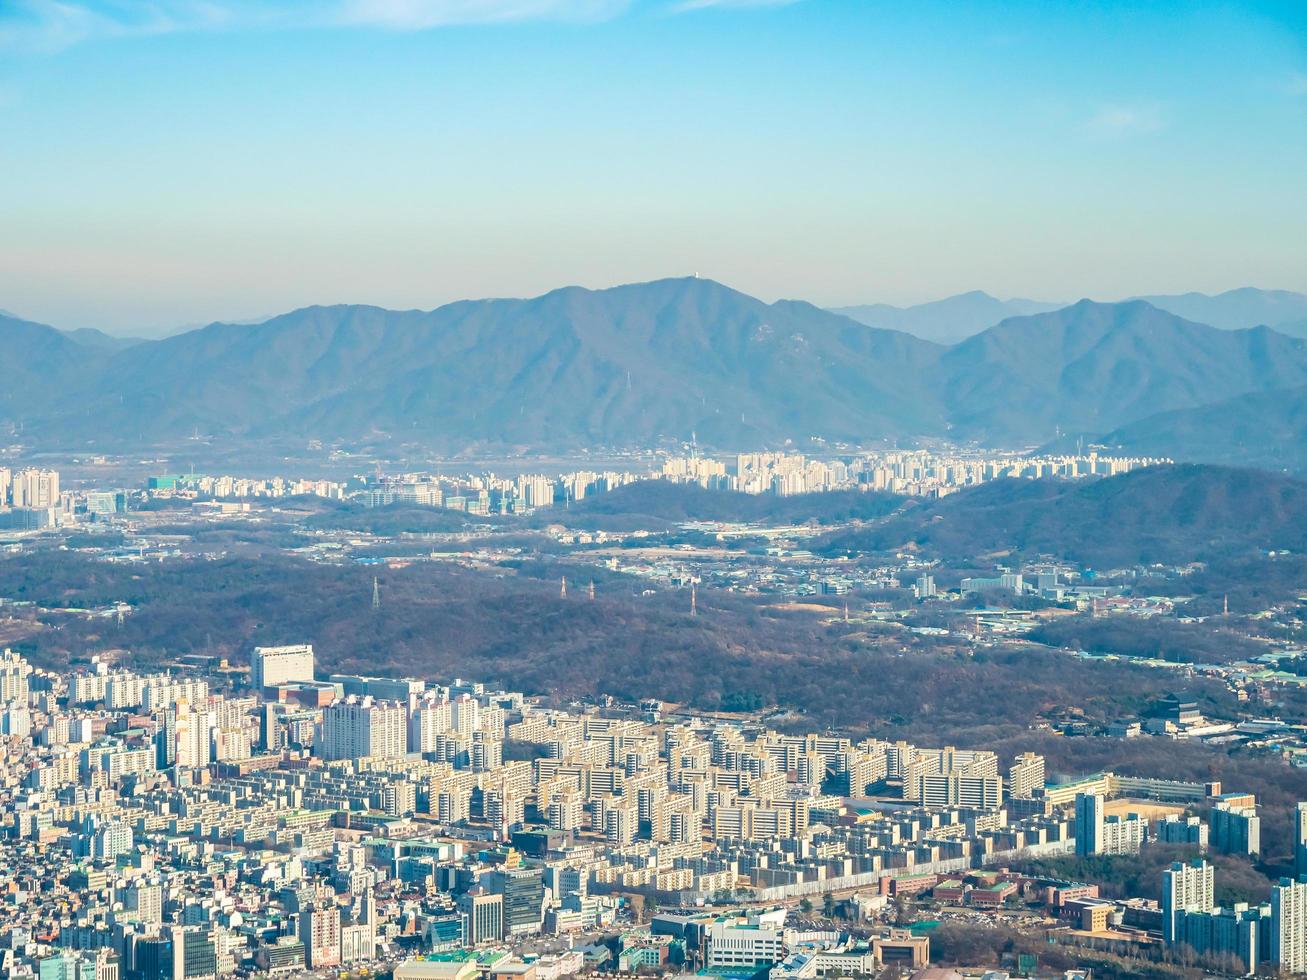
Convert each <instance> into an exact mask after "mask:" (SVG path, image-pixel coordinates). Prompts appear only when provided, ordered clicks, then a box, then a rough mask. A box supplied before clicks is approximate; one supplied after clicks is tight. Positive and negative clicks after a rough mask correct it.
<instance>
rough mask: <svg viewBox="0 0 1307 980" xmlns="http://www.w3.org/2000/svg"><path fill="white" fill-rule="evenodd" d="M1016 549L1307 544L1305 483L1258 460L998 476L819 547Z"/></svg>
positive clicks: (1068, 553)
mask: <svg viewBox="0 0 1307 980" xmlns="http://www.w3.org/2000/svg"><path fill="white" fill-rule="evenodd" d="M898 548H916V549H920V550H921V551H923V552H926V553H928V554H932V555H937V556H940V557H943V558H965V557H975V556H977V555H987V554H998V553H1004V552H1009V551H1010V552H1014V553H1018V554H1021V555H1023V556H1026V557H1033V556H1035V555H1050V556H1053V557H1056V558H1060V559H1065V560H1072V561H1077V562H1081V563H1084V564H1087V565H1095V566H1099V567H1105V566H1112V567H1116V566H1129V565H1137V564H1149V563H1154V562H1163V563H1169V564H1178V563H1185V562H1189V561H1193V560H1195V559H1201V558H1206V557H1213V556H1217V555H1223V554H1230V553H1235V552H1247V551H1249V550H1255V549H1274V550H1282V549H1287V550H1290V551H1301V550H1303V549H1304V548H1307V483H1304V482H1301V481H1298V480H1293V479H1289V478H1287V477H1283V476H1278V475H1275V474H1271V473H1266V472H1262V471H1259V470H1250V469H1235V468H1230V467H1221V466H1200V465H1178V466H1156V467H1149V468H1147V469H1143V470H1137V471H1135V472H1133V473H1128V474H1126V475H1124V476H1118V477H1110V478H1103V479H1094V480H1084V481H1076V482H1061V481H1052V480H996V481H994V482H992V483H986V484H984V485H982V486H979V487H975V488H973V489H970V490H965V491H962V492H959V493H956V494H952V495H950V496H948V497H944V498H943V499H941V500H938V501H932V502H927V501H912V502H910V503H908V504H906V505H905V506H904V507H903V509H902V510H901V511H900V512H898V513H897V514H895V515H894V516H892V517H890V518H889V519H888V520H887V521H884V522H881V523H879V524H875V525H872V526H869V527H865V528H860V529H857V530H852V531H843V532H837V533H835V534H833V535H832V536H830V537H828V538H827V539H825V541H824V542H823V543H822V544H821V545H820V550H822V551H823V552H824V553H826V554H831V555H837V554H845V553H850V552H863V551H885V550H891V549H898Z"/></svg>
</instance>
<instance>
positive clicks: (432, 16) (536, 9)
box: [339, 0, 627, 31]
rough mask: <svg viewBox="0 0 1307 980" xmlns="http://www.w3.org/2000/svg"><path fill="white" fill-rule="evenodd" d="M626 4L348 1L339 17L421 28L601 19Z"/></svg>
mask: <svg viewBox="0 0 1307 980" xmlns="http://www.w3.org/2000/svg"><path fill="white" fill-rule="evenodd" d="M626 7H627V0H347V2H346V3H345V4H344V7H343V9H342V10H341V12H340V15H339V19H340V20H341V22H343V23H348V24H364V25H369V26H378V27H389V28H394V29H396V30H412V31H421V30H428V29H430V28H433V27H450V26H454V25H458V24H502V23H510V22H514V21H523V20H568V21H600V20H607V19H609V18H611V17H615V16H616V15H617V14H619V13H621V12H622V11H623V10H625V9H626Z"/></svg>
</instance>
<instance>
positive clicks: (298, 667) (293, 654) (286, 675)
mask: <svg viewBox="0 0 1307 980" xmlns="http://www.w3.org/2000/svg"><path fill="white" fill-rule="evenodd" d="M311 680H313V647H312V645H311V644H308V643H302V644H298V645H295V646H283V647H255V648H254V652H253V653H251V654H250V686H251V687H253V688H254V690H256V691H262V690H263V689H264V688H266V687H273V686H275V685H277V684H287V683H290V682H292V681H311Z"/></svg>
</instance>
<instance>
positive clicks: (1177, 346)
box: [940, 300, 1307, 443]
mask: <svg viewBox="0 0 1307 980" xmlns="http://www.w3.org/2000/svg"><path fill="white" fill-rule="evenodd" d="M940 372H941V375H942V376H943V380H942V382H941V384H942V386H943V387H942V390H943V391H944V392H945V398H946V401H945V410H946V413H947V415H948V418H949V420H950V422H951V423H952V425H953V426H954V431H955V434H956V435H961V436H964V437H967V438H972V439H976V440H979V441H982V442H994V443H1001V442H1004V441H1007V442H1040V441H1044V440H1046V439H1047V438H1049V437H1050V436H1051V435H1052V434H1053V433H1054V432H1056V431H1059V430H1060V431H1063V432H1067V431H1076V432H1083V431H1098V432H1103V431H1108V430H1110V429H1114V428H1116V427H1119V426H1121V425H1125V424H1127V423H1129V422H1131V421H1135V420H1138V419H1141V418H1145V417H1147V416H1149V415H1153V414H1155V413H1157V412H1159V411H1168V410H1174V409H1181V408H1192V407H1195V406H1198V405H1203V404H1209V403H1211V402H1213V401H1217V400H1220V399H1221V398H1229V397H1234V396H1235V395H1240V394H1245V393H1247V392H1251V391H1266V390H1269V389H1275V388H1289V387H1294V386H1297V385H1301V384H1307V342H1304V341H1301V340H1295V339H1292V338H1289V337H1286V336H1284V335H1282V334H1279V333H1276V332H1274V331H1272V330H1268V329H1266V328H1257V329H1253V330H1219V329H1217V328H1215V327H1209V326H1205V325H1203V324H1199V323H1190V322H1189V321H1187V320H1182V319H1180V318H1178V317H1176V316H1173V315H1172V314H1169V313H1165V312H1163V311H1161V310H1158V309H1157V308H1155V307H1153V306H1149V305H1148V304H1147V303H1143V302H1139V301H1135V302H1129V303H1094V302H1091V301H1089V300H1082V301H1081V302H1079V303H1076V304H1075V305H1073V306H1069V307H1066V308H1065V309H1061V310H1056V311H1054V312H1052V313H1043V314H1039V315H1037V316H1028V317H1016V318H1013V319H1009V320H1005V321H1003V322H1002V323H1000V324H999V325H998V326H996V327H991V328H990V329H989V330H986V331H984V332H983V333H981V334H978V335H977V336H975V337H972V338H971V339H969V340H966V341H963V342H962V343H961V344H958V345H957V346H956V347H952V348H949V350H948V351H947V352H946V353H945V354H944V356H943V357H942V358H941V360H940ZM1218 393H1220V394H1218Z"/></svg>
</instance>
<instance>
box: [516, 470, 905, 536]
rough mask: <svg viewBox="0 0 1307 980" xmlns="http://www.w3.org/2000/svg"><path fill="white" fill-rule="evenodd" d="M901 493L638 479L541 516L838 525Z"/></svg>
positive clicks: (580, 524) (881, 511)
mask: <svg viewBox="0 0 1307 980" xmlns="http://www.w3.org/2000/svg"><path fill="white" fill-rule="evenodd" d="M902 500H903V498H901V497H898V496H896V495H894V494H890V493H863V492H861V491H858V490H845V491H841V492H838V493H805V494H798V495H796V496H793V497H774V496H772V495H770V494H762V495H759V494H748V493H734V492H731V491H725V490H705V489H704V488H703V487H700V486H699V485H698V484H694V483H688V484H687V483H671V482H669V481H667V480H641V481H639V482H637V483H628V484H627V485H626V486H623V487H617V488H616V489H614V490H611V491H609V492H608V493H604V494H599V495H598V496H594V497H587V498H586V499H584V500H582V501H580V502H579V503H575V504H573V505H572V506H571V507H570V508H569V509H567V510H566V511H558V510H556V511H553V512H551V513H549V514H548V515H545V516H543V517H542V518H541V520H544V521H546V522H548V523H559V524H565V525H567V526H568V527H577V528H596V529H598V528H605V529H610V530H614V529H618V528H660V527H665V526H668V525H672V524H681V523H685V522H687V521H712V522H724V523H760V522H765V523H769V524H806V523H808V522H810V521H812V522H816V523H818V524H839V523H844V522H847V521H852V520H872V519H874V518H878V517H884V516H885V515H886V514H889V513H890V512H891V511H893V510H894V509H895V508H896V507H897V506H899V504H900V503H902Z"/></svg>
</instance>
